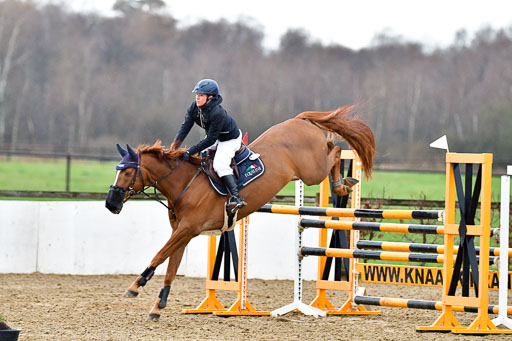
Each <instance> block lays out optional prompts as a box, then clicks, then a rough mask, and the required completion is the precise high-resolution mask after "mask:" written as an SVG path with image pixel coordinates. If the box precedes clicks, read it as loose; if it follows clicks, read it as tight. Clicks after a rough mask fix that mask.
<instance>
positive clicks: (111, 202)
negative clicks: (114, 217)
mask: <svg viewBox="0 0 512 341" xmlns="http://www.w3.org/2000/svg"><path fill="white" fill-rule="evenodd" d="M125 194H126V188H121V187H119V186H110V190H109V191H108V194H107V200H105V207H106V208H108V209H109V211H110V212H112V213H114V214H119V213H120V212H121V210H122V209H123V201H124V196H125Z"/></svg>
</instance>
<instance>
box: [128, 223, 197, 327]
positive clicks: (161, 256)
mask: <svg viewBox="0 0 512 341" xmlns="http://www.w3.org/2000/svg"><path fill="white" fill-rule="evenodd" d="M200 232H201V231H199V230H197V231H196V230H195V229H193V228H192V227H191V226H190V225H187V224H184V223H183V222H182V223H180V224H179V227H178V228H177V229H176V230H175V231H174V232H173V233H172V235H171V238H170V239H169V240H168V241H167V243H166V244H165V245H164V247H162V249H161V250H160V251H158V253H157V254H156V255H155V257H153V259H152V260H151V263H150V264H149V267H147V268H146V270H144V272H142V274H141V275H140V276H139V277H137V279H136V280H135V282H133V283H132V285H130V287H129V288H128V290H127V296H129V297H134V296H137V295H138V293H139V288H140V287H142V286H144V285H146V283H147V282H148V281H149V280H150V279H151V277H153V274H154V272H155V269H156V268H157V267H158V266H159V265H160V264H162V263H163V262H164V261H165V260H166V259H167V258H169V265H170V266H171V270H172V271H171V274H172V275H171V276H170V277H168V278H169V279H174V276H175V275H176V271H177V269H178V267H179V265H180V262H181V258H182V256H183V252H184V250H185V247H186V246H187V244H188V242H189V241H190V240H191V239H192V238H193V237H195V236H197V235H198V234H199V233H200ZM164 284H165V283H164ZM169 284H170V282H169ZM164 289H165V286H164ZM169 289H170V288H169ZM163 295H165V291H164V293H163V294H162V296H163ZM167 295H168V293H167ZM160 301H161V300H160ZM160 301H158V303H160ZM152 311H153V310H152ZM156 319H158V318H156Z"/></svg>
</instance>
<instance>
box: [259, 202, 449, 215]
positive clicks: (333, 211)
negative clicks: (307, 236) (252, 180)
mask: <svg viewBox="0 0 512 341" xmlns="http://www.w3.org/2000/svg"><path fill="white" fill-rule="evenodd" d="M258 212H262V213H279V214H294V215H312V216H323V217H340V218H341V217H344V218H375V219H442V218H443V212H444V211H437V210H371V209H361V208H359V209H353V208H330V207H310V206H288V205H271V204H267V205H263V206H262V207H261V208H260V209H259V210H258Z"/></svg>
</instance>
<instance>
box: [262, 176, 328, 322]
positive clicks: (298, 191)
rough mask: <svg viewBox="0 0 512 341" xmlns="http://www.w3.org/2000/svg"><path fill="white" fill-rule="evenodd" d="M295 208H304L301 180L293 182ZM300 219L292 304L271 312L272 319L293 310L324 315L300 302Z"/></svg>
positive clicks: (296, 244)
mask: <svg viewBox="0 0 512 341" xmlns="http://www.w3.org/2000/svg"><path fill="white" fill-rule="evenodd" d="M295 206H304V183H303V182H302V180H297V181H295ZM300 218H301V216H298V217H297V229H296V230H295V250H297V258H296V260H295V279H294V281H293V287H294V290H293V302H292V303H290V304H288V305H286V306H284V307H281V308H278V309H276V310H274V311H271V312H270V314H271V315H272V316H274V317H277V316H280V315H284V314H286V313H289V312H291V311H295V310H298V311H300V312H302V313H303V314H305V315H312V316H314V317H318V316H325V315H326V313H325V311H323V310H320V309H317V308H314V307H311V306H309V305H307V304H305V303H303V302H302V257H301V256H300V255H299V250H300V248H301V247H302V230H303V228H302V227H301V226H299V221H300Z"/></svg>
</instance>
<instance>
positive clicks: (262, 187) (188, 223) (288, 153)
mask: <svg viewBox="0 0 512 341" xmlns="http://www.w3.org/2000/svg"><path fill="white" fill-rule="evenodd" d="M353 109H354V106H344V107H340V108H338V109H337V110H335V111H332V112H303V113H302V114H299V115H298V116H296V117H295V118H292V119H289V120H287V121H285V122H283V123H280V124H278V125H275V126H273V127H271V128H270V129H268V130H267V131H266V132H265V133H263V134H262V135H261V136H260V137H259V138H258V139H257V140H255V141H254V142H253V143H251V144H250V146H249V147H250V149H251V150H253V151H254V152H256V153H259V154H260V155H261V159H262V160H263V162H264V164H265V169H266V170H265V173H264V174H263V175H262V176H261V177H260V178H258V179H257V180H255V181H253V182H252V183H250V184H249V185H247V187H245V188H244V189H242V191H241V194H242V196H243V197H244V198H245V200H246V201H247V206H245V207H243V208H242V209H240V210H239V212H238V219H242V218H243V217H245V216H247V215H249V214H251V213H252V212H255V211H256V210H258V209H259V208H260V207H261V206H263V205H264V204H266V203H267V202H269V201H270V200H271V199H272V198H273V197H274V196H275V195H276V194H277V193H278V192H279V191H280V190H281V189H282V188H283V187H284V186H285V185H286V184H287V183H288V182H290V181H292V180H297V179H301V180H302V181H304V183H305V184H306V185H314V184H319V183H320V182H322V180H324V179H325V178H326V177H327V176H328V175H329V172H331V175H332V178H333V187H334V188H333V192H334V193H336V194H339V195H347V194H348V191H347V186H345V185H343V184H342V183H341V179H340V172H339V167H340V154H341V148H340V147H339V146H334V144H333V143H332V140H333V138H334V137H336V138H338V139H339V138H340V137H341V138H343V139H345V140H346V141H347V142H348V144H349V145H350V146H351V147H352V148H353V149H354V150H355V151H356V152H357V154H358V155H359V157H360V159H361V162H362V166H363V170H364V172H365V176H366V177H370V175H371V171H372V163H373V156H374V153H375V141H374V137H373V133H372V130H371V129H370V128H369V127H368V125H366V123H364V122H363V121H361V120H360V119H357V118H355V117H354V116H353V115H352V111H353ZM324 132H328V133H330V134H328V137H326V135H325V133H324ZM128 149H129V153H130V154H132V156H131V160H132V161H131V163H133V165H132V166H131V167H128V168H122V167H120V168H118V169H119V171H118V173H117V177H116V181H115V183H114V185H113V186H112V187H111V189H110V191H109V195H108V197H107V205H106V206H107V208H109V209H110V210H111V211H112V212H113V213H119V212H120V211H121V209H122V203H123V202H124V201H126V200H128V199H129V198H130V197H131V196H132V195H133V194H135V193H137V192H140V191H143V190H144V189H147V188H149V187H150V186H153V187H156V188H157V189H158V190H159V191H160V192H161V193H162V194H163V195H164V196H165V197H166V199H167V204H168V207H169V220H170V223H171V227H172V235H171V237H170V239H169V240H168V241H167V243H166V244H165V245H164V247H163V248H162V249H161V250H160V251H159V252H158V253H157V254H156V255H155V256H154V258H153V259H152V260H151V262H150V263H149V266H148V268H146V270H145V271H144V272H143V273H142V274H141V275H140V276H138V277H137V279H136V280H135V281H134V282H133V284H132V285H131V286H130V287H129V288H128V290H127V293H126V294H127V296H129V297H134V296H137V294H138V293H139V288H140V287H141V286H144V285H145V284H146V283H147V281H148V280H149V279H150V278H151V276H152V275H153V273H154V271H155V268H156V267H157V266H159V265H160V264H162V263H163V262H164V261H165V260H166V259H167V258H169V263H168V267H167V273H166V275H165V279H164V286H163V288H162V289H161V291H160V295H159V297H158V298H157V300H156V302H155V304H154V307H153V308H152V309H151V311H150V313H149V316H150V318H151V319H154V320H157V319H158V318H159V317H160V313H161V309H163V308H164V307H165V305H166V302H167V297H168V295H169V290H170V285H171V283H172V281H173V280H174V279H175V277H176V271H177V269H178V266H179V264H180V262H181V258H182V256H183V251H184V250H185V247H186V246H187V244H188V243H189V241H190V240H191V239H192V238H194V237H195V236H197V235H199V234H200V233H202V232H206V231H213V230H219V229H220V228H221V227H222V226H223V225H224V204H225V202H226V198H225V197H222V196H220V195H219V194H217V193H216V192H215V191H214V190H213V189H212V188H211V185H210V183H209V181H208V179H207V177H206V175H205V174H204V173H202V172H201V173H200V172H199V171H198V168H199V167H198V165H199V162H200V158H199V157H197V156H194V157H192V158H191V159H190V160H189V161H188V162H184V161H183V160H181V158H180V156H181V155H182V154H183V153H184V152H185V150H186V149H184V148H182V149H179V150H166V149H164V147H163V146H162V145H161V144H160V141H157V143H155V145H153V146H150V147H149V146H146V147H139V148H138V150H137V153H135V151H133V150H131V149H130V148H128ZM120 151H121V152H122V150H120ZM126 153H127V152H124V153H123V152H122V154H126ZM123 160H125V158H123ZM126 160H127V159H126ZM128 163H130V162H128ZM135 163H137V165H135ZM120 165H121V164H120Z"/></svg>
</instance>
